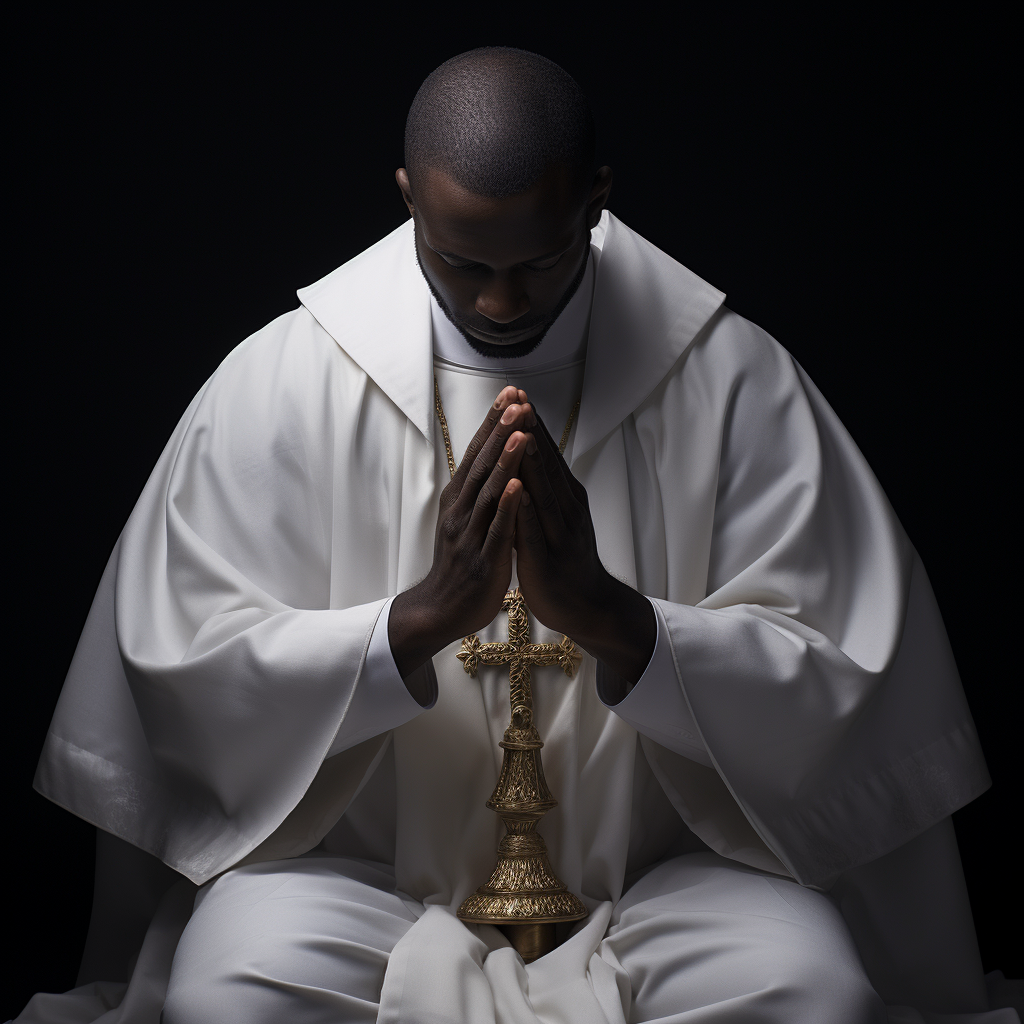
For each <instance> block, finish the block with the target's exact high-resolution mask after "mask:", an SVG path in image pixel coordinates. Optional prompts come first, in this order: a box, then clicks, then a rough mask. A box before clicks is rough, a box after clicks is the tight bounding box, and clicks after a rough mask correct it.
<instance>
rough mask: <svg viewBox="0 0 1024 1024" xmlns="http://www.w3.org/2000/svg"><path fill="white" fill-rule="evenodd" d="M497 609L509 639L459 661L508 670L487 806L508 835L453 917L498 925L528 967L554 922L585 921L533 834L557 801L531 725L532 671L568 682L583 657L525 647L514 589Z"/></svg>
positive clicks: (572, 650) (469, 640)
mask: <svg viewBox="0 0 1024 1024" xmlns="http://www.w3.org/2000/svg"><path fill="white" fill-rule="evenodd" d="M502 609H503V610H504V611H506V612H508V641H507V642H503V643H492V644H484V643H481V642H480V638H479V637H478V636H477V635H476V634H475V633H474V634H473V635H472V636H468V637H466V638H465V640H463V641H462V649H461V650H460V651H459V652H458V654H457V655H456V656H457V657H458V659H459V660H460V661H461V662H462V665H463V668H465V670H466V671H467V672H468V673H469V674H470V675H471V676H475V675H476V671H477V668H479V666H480V665H508V667H509V702H510V704H511V707H512V717H511V721H510V722H509V725H508V728H507V729H506V730H505V736H504V738H503V739H502V741H501V746H502V748H503V749H504V751H505V756H504V758H503V759H502V763H501V774H500V775H499V776H498V784H497V786H495V787H494V792H493V793H492V794H491V798H490V799H489V800H488V801H487V806H488V807H490V808H491V809H492V810H495V811H497V812H498V814H500V815H501V817H502V820H503V821H504V822H505V830H506V831H505V837H504V838H503V839H502V841H501V844H500V845H499V846H498V863H497V866H496V867H495V869H494V871H493V872H492V873H491V877H490V879H489V880H488V881H487V883H486V884H484V885H482V886H480V888H479V889H477V891H476V892H475V893H474V894H473V895H472V896H470V897H468V898H467V899H465V900H464V901H463V903H462V906H460V907H459V909H458V916H459V917H460V918H461V919H462V920H463V921H466V922H467V923H473V924H494V925H498V926H499V927H501V928H502V930H503V931H505V933H506V934H507V935H508V937H509V940H510V941H511V942H512V945H513V946H515V948H516V949H517V950H518V951H519V953H520V955H521V956H522V957H523V960H525V961H526V962H527V963H530V962H531V961H532V960H536V959H537V958H538V957H539V956H543V955H544V954H545V953H549V952H550V951H551V950H552V949H554V945H555V924H556V923H558V922H560V921H578V920H579V919H580V918H582V917H586V916H587V908H586V907H585V906H584V905H583V903H582V902H581V901H580V899H579V898H578V897H576V896H574V895H573V894H572V893H571V892H569V890H568V889H567V888H566V887H565V884H564V883H563V882H561V881H559V879H558V876H557V875H555V873H554V871H553V870H552V867H551V863H550V861H549V860H548V852H547V846H546V844H545V843H544V839H543V837H542V836H541V835H540V833H539V832H537V831H536V828H537V822H538V821H540V819H541V818H542V817H543V816H544V815H545V814H546V813H547V812H548V811H549V810H551V808H552V807H555V806H557V803H558V801H557V800H555V799H554V797H553V796H552V795H551V791H550V790H549V789H548V784H547V780H546V779H545V778H544V768H543V766H542V765H541V760H540V748H541V747H542V746H544V744H543V742H542V741H541V738H540V734H539V733H538V732H537V729H536V727H535V726H534V724H533V688H532V686H531V685H530V668H531V666H533V665H557V666H558V667H559V668H561V669H562V671H563V672H565V674H566V675H567V676H568V677H569V678H570V679H571V678H572V677H573V676H574V675H575V674H576V668H577V666H578V665H579V662H580V661H581V660H582V657H583V655H582V654H580V652H579V649H578V648H577V647H576V645H575V644H574V643H573V642H572V640H570V639H569V638H568V637H567V636H563V637H562V642H561V643H558V644H531V643H530V621H529V617H528V612H527V608H526V601H525V600H524V599H523V595H522V593H521V592H520V591H519V588H518V587H517V588H516V589H515V590H510V591H509V592H508V593H507V594H506V595H505V600H504V602H503V604H502Z"/></svg>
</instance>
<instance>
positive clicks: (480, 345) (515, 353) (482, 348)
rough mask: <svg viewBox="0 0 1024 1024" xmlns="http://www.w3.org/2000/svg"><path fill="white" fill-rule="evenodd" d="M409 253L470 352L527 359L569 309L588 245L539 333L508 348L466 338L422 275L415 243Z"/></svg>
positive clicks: (587, 258) (587, 255)
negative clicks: (412, 252)
mask: <svg viewBox="0 0 1024 1024" xmlns="http://www.w3.org/2000/svg"><path fill="white" fill-rule="evenodd" d="M413 230H414V232H415V222H413ZM413 249H414V251H415V252H416V263H417V264H418V265H419V268H420V273H421V274H423V280H424V281H426V282H427V287H428V288H429V289H430V294H431V295H433V296H434V299H435V300H436V301H437V304H438V306H440V307H441V312H442V313H444V315H445V316H446V317H447V318H448V321H449V322H450V323H451V325H452V326H453V327H454V328H455V329H456V330H457V331H458V332H459V334H461V335H462V336H463V337H464V338H465V339H466V341H467V342H468V343H469V346H470V348H472V349H473V351H474V352H476V353H477V354H478V355H481V356H485V357H486V358H488V359H522V358H523V356H528V355H529V354H530V353H531V352H532V351H533V350H534V349H536V348H537V346H538V345H540V343H541V342H542V341H543V340H544V336H545V335H546V334H547V333H548V331H549V330H550V328H551V325H552V324H553V323H554V322H555V321H556V320H557V319H558V317H559V316H560V315H561V313H562V310H564V309H565V307H566V306H568V305H569V303H570V302H571V301H572V297H573V296H574V295H575V294H576V292H577V291H578V289H579V286H580V285H581V284H582V283H583V275H584V274H585V273H586V272H587V262H588V261H589V259H590V244H589V239H588V244H587V246H586V249H585V250H584V252H583V259H582V260H580V266H579V269H578V270H577V271H576V274H575V276H574V277H573V279H572V280H571V281H570V282H569V286H568V287H567V288H566V289H565V292H564V294H563V295H562V297H561V298H560V299H559V300H558V304H557V305H556V306H555V308H554V309H553V310H552V311H551V312H550V313H549V314H548V315H547V316H546V317H545V318H544V320H543V321H542V326H541V329H540V331H539V332H538V333H537V334H536V335H535V336H534V337H532V338H527V339H526V341H517V342H514V343H513V344H511V345H491V344H488V343H487V342H486V341H481V340H480V339H479V338H474V337H473V335H472V334H469V333H468V332H467V331H466V328H465V327H464V326H463V324H462V323H461V322H460V321H459V320H458V318H457V317H456V316H455V315H454V313H452V311H451V309H450V308H449V306H448V303H447V302H445V301H444V298H443V297H442V296H441V293H440V292H439V291H438V290H437V289H436V288H435V287H434V285H433V284H432V283H431V281H430V278H429V277H427V275H426V272H425V271H424V269H423V264H422V263H420V247H419V240H418V239H417V241H416V244H415V245H414V246H413ZM496 333H497V332H496Z"/></svg>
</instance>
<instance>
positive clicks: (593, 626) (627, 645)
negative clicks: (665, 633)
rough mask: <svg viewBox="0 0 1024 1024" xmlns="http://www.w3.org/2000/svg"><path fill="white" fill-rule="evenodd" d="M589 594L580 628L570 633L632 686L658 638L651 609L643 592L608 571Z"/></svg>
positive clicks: (584, 647)
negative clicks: (589, 597)
mask: <svg viewBox="0 0 1024 1024" xmlns="http://www.w3.org/2000/svg"><path fill="white" fill-rule="evenodd" d="M591 594H592V597H591V600H590V601H589V602H588V609H587V611H586V612H585V613H584V614H583V615H582V616H581V621H580V625H579V628H578V629H577V630H576V631H575V632H573V633H572V634H570V635H571V636H572V639H573V640H575V641H576V642H577V643H578V644H579V645H580V647H582V648H583V649H584V650H585V651H586V652H587V653H588V654H591V655H593V657H595V658H597V659H598V660H600V661H603V662H604V663H605V664H606V665H607V666H608V667H609V668H610V669H612V671H613V672H615V673H616V674H617V675H618V676H620V677H622V678H623V679H625V680H626V681H627V682H628V684H629V686H630V687H632V685H633V684H635V683H636V682H638V681H639V679H640V677H641V676H642V675H643V673H644V669H645V668H646V667H647V664H648V662H649V661H650V660H651V655H652V654H653V653H654V645H655V643H656V641H657V638H658V622H657V619H656V618H655V612H654V608H653V606H652V605H651V602H650V601H649V600H648V599H647V598H646V597H644V595H643V594H641V593H639V592H638V591H637V590H634V589H633V587H631V586H629V585H628V584H626V583H623V582H622V581H621V580H618V579H616V578H615V577H614V576H612V575H611V574H610V573H607V572H606V573H605V576H604V578H603V579H602V580H601V581H600V582H599V584H598V585H597V586H596V587H594V588H593V589H592V590H591ZM626 692H628V690H627V691H626ZM623 696H625V693H624V694H623Z"/></svg>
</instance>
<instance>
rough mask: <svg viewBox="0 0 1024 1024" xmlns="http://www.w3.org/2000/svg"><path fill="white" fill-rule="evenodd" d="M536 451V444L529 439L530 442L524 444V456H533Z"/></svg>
mask: <svg viewBox="0 0 1024 1024" xmlns="http://www.w3.org/2000/svg"><path fill="white" fill-rule="evenodd" d="M536 450H537V442H536V441H534V439H533V438H532V437H531V438H530V440H529V441H527V442H526V454H527V455H533V453H534V452H535V451H536Z"/></svg>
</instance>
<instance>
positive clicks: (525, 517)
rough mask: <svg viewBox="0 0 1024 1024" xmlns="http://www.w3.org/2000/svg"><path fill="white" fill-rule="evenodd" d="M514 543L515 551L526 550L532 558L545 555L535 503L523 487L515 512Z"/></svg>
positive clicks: (544, 544)
mask: <svg viewBox="0 0 1024 1024" xmlns="http://www.w3.org/2000/svg"><path fill="white" fill-rule="evenodd" d="M515 545H516V550H517V551H528V552H529V553H530V557H532V558H536V559H543V558H545V557H546V556H547V542H546V541H545V539H544V530H543V529H542V528H541V525H540V520H539V519H538V518H537V503H536V502H535V501H533V499H532V498H531V497H530V492H529V491H527V490H526V488H525V487H524V488H523V497H522V499H521V500H520V502H519V509H518V511H517V513H516V533H515Z"/></svg>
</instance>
